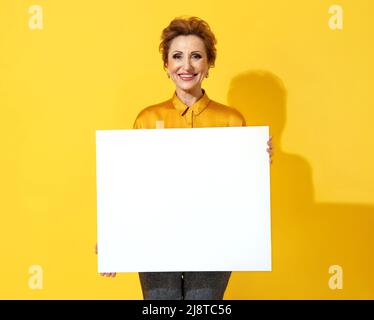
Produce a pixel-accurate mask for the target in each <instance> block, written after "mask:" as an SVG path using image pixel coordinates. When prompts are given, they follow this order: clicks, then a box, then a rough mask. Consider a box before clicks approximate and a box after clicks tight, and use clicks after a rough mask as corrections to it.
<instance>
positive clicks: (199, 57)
mask: <svg viewBox="0 0 374 320" xmlns="http://www.w3.org/2000/svg"><path fill="white" fill-rule="evenodd" d="M192 57H193V58H194V59H201V55H199V54H194V55H193V56H192Z"/></svg>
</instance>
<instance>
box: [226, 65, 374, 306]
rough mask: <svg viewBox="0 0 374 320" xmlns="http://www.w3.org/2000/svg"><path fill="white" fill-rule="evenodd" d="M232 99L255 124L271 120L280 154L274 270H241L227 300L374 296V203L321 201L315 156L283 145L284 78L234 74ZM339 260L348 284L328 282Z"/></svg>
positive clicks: (274, 188) (274, 189) (274, 196)
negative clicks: (287, 150)
mask: <svg viewBox="0 0 374 320" xmlns="http://www.w3.org/2000/svg"><path fill="white" fill-rule="evenodd" d="M228 104H229V105H231V106H234V107H235V108H236V109H238V110H239V111H240V112H241V113H242V114H243V116H244V117H245V119H246V122H247V125H248V126H262V125H268V126H270V135H272V136H273V144H274V152H275V154H274V157H273V164H272V165H271V220H272V271H271V272H234V273H233V275H232V277H231V279H230V283H229V286H228V289H227V291H226V295H225V299H347V298H351V299H374V276H373V274H372V272H373V270H374V269H373V267H374V263H373V261H374V236H373V233H374V207H372V206H364V205H362V206H361V205H351V204H343V203H342V204H335V203H334V204H332V203H331V204H330V203H316V202H315V200H314V186H313V181H312V169H311V167H310V165H309V163H308V162H307V161H306V159H304V158H303V157H301V156H300V155H297V154H289V153H285V152H284V151H283V150H282V146H281V139H282V132H283V129H284V128H285V124H286V114H287V112H286V107H287V91H286V88H285V86H284V84H283V82H282V80H281V79H279V78H278V77H277V76H276V75H274V74H272V73H271V72H267V71H261V70H257V71H248V72H244V73H242V74H239V75H238V76H236V77H235V78H233V80H232V81H231V84H230V89H229V92H228ZM315 125H316V127H317V129H318V124H315ZM317 139H318V136H317ZM333 265H338V266H340V267H342V270H343V273H342V277H341V278H340V279H342V280H343V282H342V284H343V288H342V289H335V290H333V289H331V287H330V285H329V283H330V284H331V282H329V281H330V278H331V277H332V276H334V274H330V273H329V268H330V266H333ZM335 275H337V274H335Z"/></svg>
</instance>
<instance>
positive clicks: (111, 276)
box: [100, 272, 117, 278]
mask: <svg viewBox="0 0 374 320" xmlns="http://www.w3.org/2000/svg"><path fill="white" fill-rule="evenodd" d="M100 275H101V276H103V277H108V278H115V277H116V275H117V273H116V272H102V273H100Z"/></svg>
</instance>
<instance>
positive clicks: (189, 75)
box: [178, 73, 197, 81]
mask: <svg viewBox="0 0 374 320" xmlns="http://www.w3.org/2000/svg"><path fill="white" fill-rule="evenodd" d="M178 76H179V78H181V79H182V80H183V81H191V80H192V79H194V78H195V77H196V76H197V73H180V74H178Z"/></svg>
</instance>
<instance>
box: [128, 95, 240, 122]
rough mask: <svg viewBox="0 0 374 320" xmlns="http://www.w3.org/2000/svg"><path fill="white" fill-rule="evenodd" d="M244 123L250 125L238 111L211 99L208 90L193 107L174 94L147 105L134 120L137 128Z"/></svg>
mask: <svg viewBox="0 0 374 320" xmlns="http://www.w3.org/2000/svg"><path fill="white" fill-rule="evenodd" d="M241 126H246V124H245V119H244V117H243V116H242V114H241V113H240V112H239V111H238V110H236V109H234V108H231V107H228V106H225V105H223V104H220V103H218V102H215V101H213V100H210V99H209V97H208V95H207V94H206V92H205V91H204V90H203V96H202V97H201V98H200V99H199V100H198V101H196V102H195V103H194V104H193V105H192V106H191V107H188V106H186V105H185V104H184V103H183V102H182V101H181V100H180V99H179V98H178V96H177V95H176V93H174V95H173V97H172V98H171V99H169V100H166V101H164V102H161V103H158V104H155V105H152V106H149V107H146V108H144V109H143V110H142V111H140V113H139V114H138V116H137V117H136V120H135V122H134V129H161V128H204V127H241Z"/></svg>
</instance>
